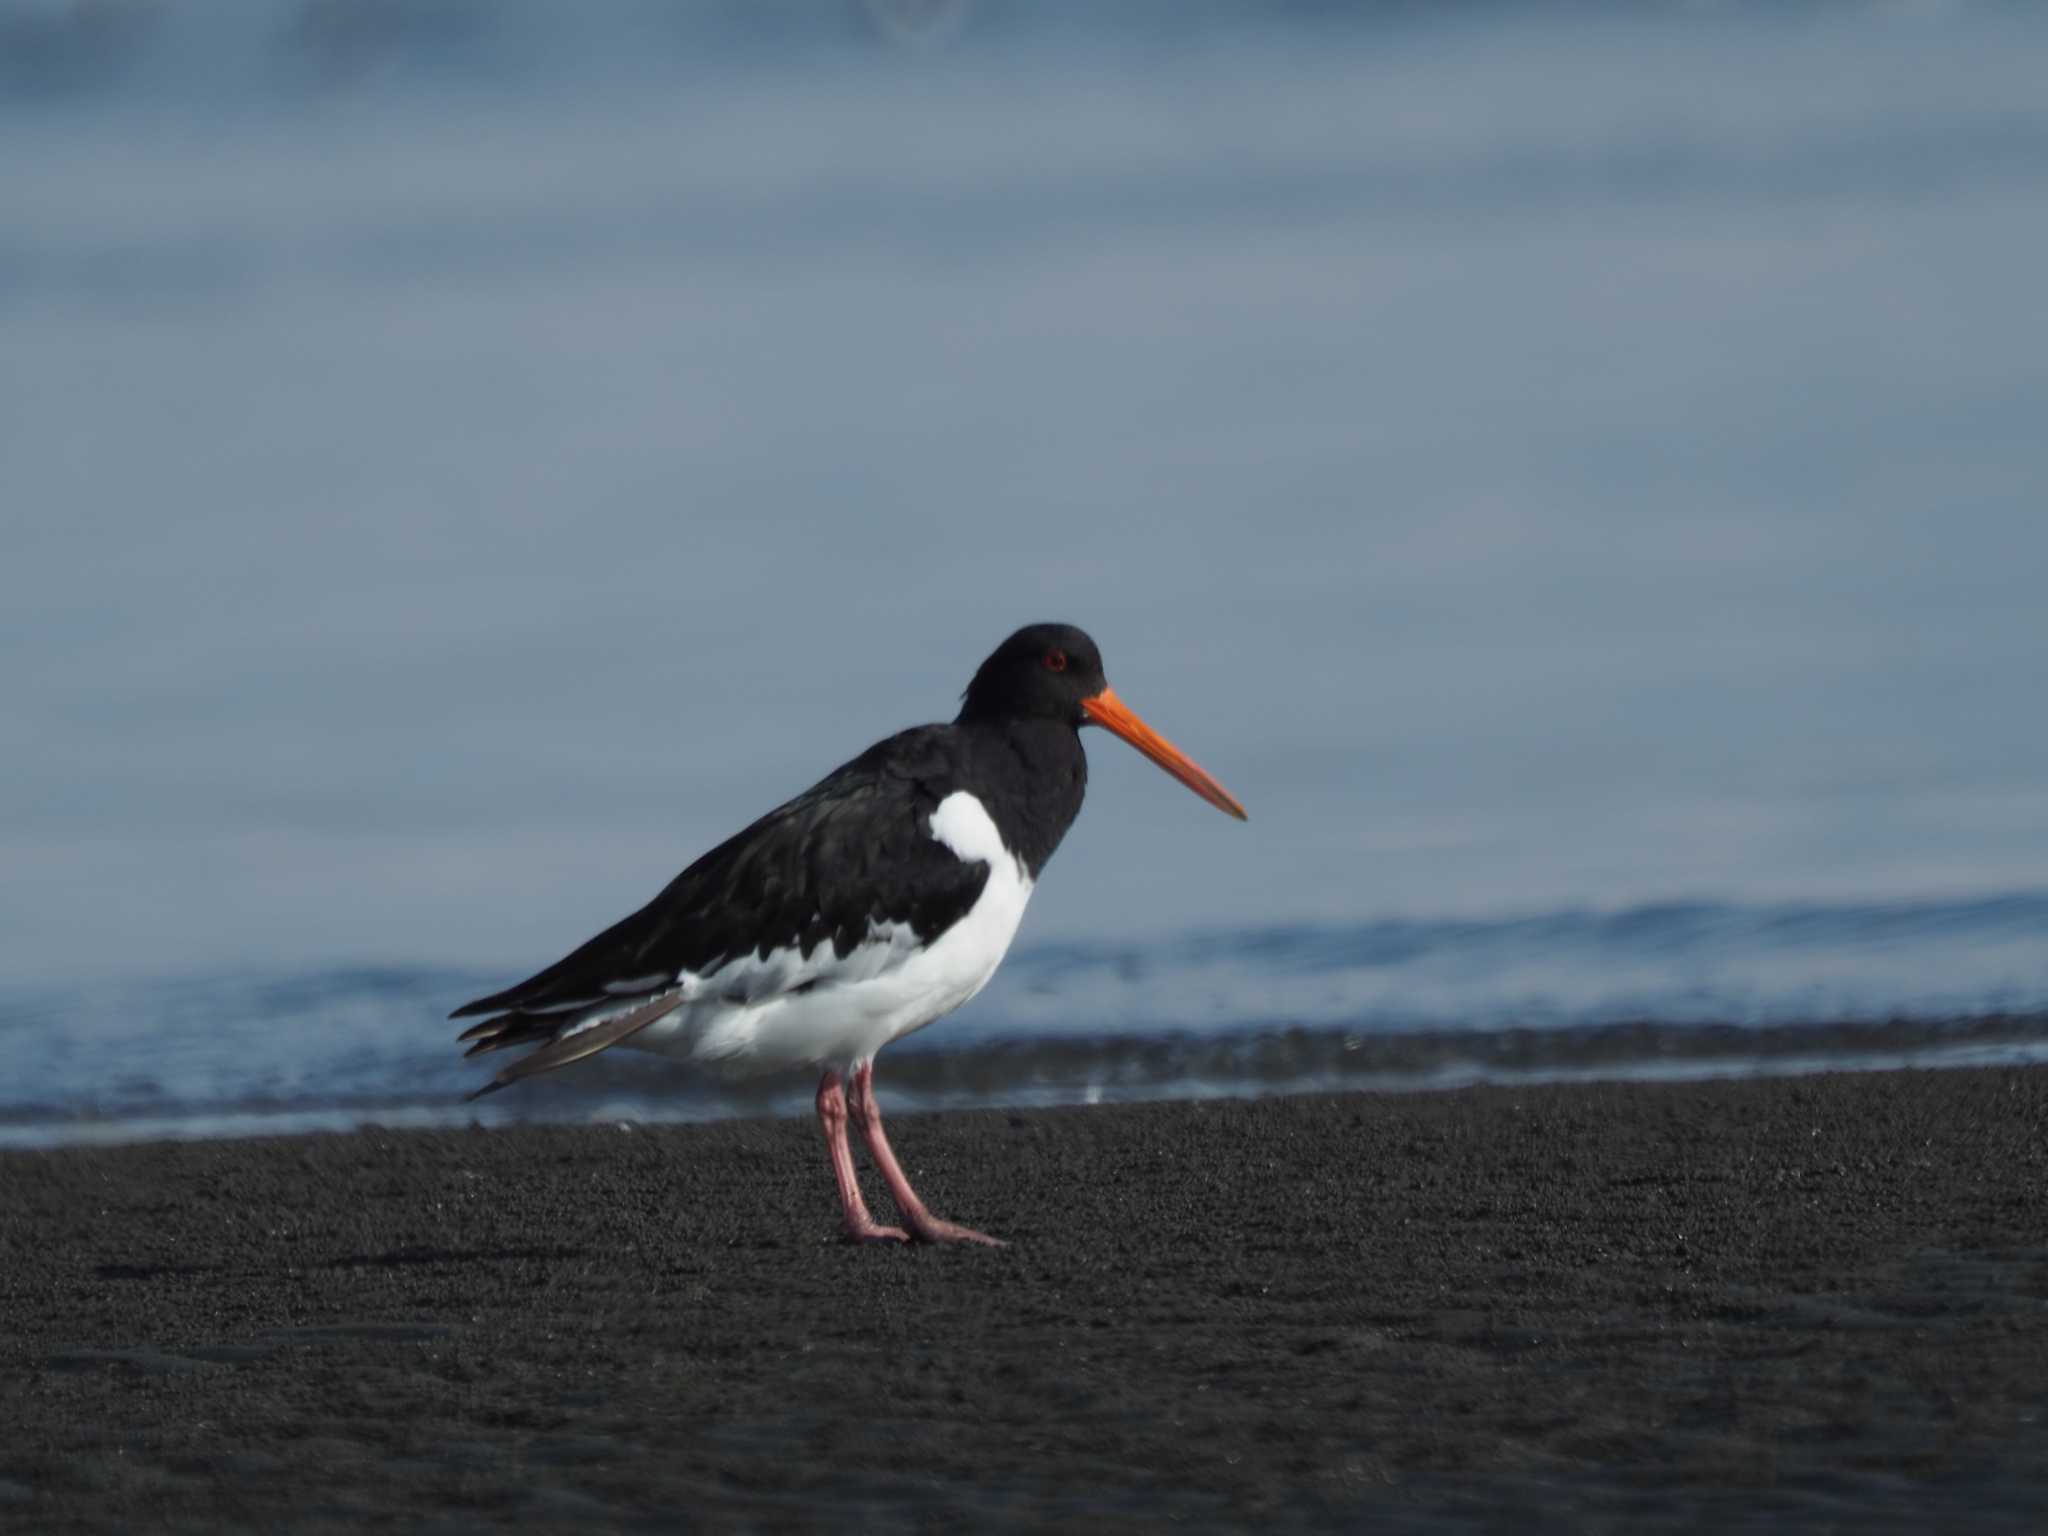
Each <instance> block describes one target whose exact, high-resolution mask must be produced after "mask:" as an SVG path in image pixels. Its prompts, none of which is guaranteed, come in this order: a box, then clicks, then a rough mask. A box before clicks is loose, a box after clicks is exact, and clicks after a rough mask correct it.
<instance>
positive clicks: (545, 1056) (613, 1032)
mask: <svg viewBox="0 0 2048 1536" xmlns="http://www.w3.org/2000/svg"><path fill="white" fill-rule="evenodd" d="M682 1005H683V995H682V993H680V992H671V993H669V994H668V995H667V996H665V997H657V998H654V999H652V1000H651V1001H648V1002H645V1003H642V1004H641V1005H640V1006H639V1007H638V1008H635V1009H634V1010H633V1011H632V1012H631V1013H622V1014H620V1015H619V1016H618V1017H617V1018H616V1019H607V1020H606V1021H605V1022H604V1023H602V1024H595V1025H592V1026H591V1027H590V1028H589V1029H580V1030H578V1031H577V1032H576V1033H575V1034H573V1035H564V1036H563V1037H562V1038H561V1039H559V1040H556V1041H554V1042H553V1043H552V1044H549V1045H544V1046H542V1047H541V1048H540V1049H539V1050H537V1051H535V1052H534V1053H533V1054H532V1055H531V1056H522V1057H520V1058H519V1060H517V1061H515V1062H513V1063H512V1064H511V1065H510V1066H508V1067H506V1068H505V1069H504V1070H503V1071H502V1072H500V1073H499V1074H498V1075H497V1076H496V1077H494V1078H492V1079H491V1080H490V1081H489V1082H488V1083H485V1084H484V1085H483V1087H481V1088H479V1089H477V1091H476V1092H475V1093H472V1094H470V1095H469V1096H468V1099H466V1100H465V1101H464V1102H469V1101H471V1100H475V1099H480V1098H482V1097H483V1096H484V1095H485V1094H487V1093H496V1092H497V1091H498V1090H499V1089H500V1088H504V1087H507V1086H509V1085H510V1084H512V1083H516V1082H518V1081H519V1080H520V1079H521V1078H522V1077H532V1076H534V1075H535V1074H537V1073H541V1072H552V1071H554V1069H555V1068H557V1067H566V1066H568V1065H569V1063H570V1062H572V1061H581V1060H582V1059H583V1058H584V1057H586V1056H595V1055H596V1054H597V1053H598V1052H599V1051H601V1050H604V1049H605V1048H606V1047H607V1046H613V1045H617V1044H618V1043H619V1042H620V1041H621V1040H623V1039H625V1038H626V1037H627V1036H628V1035H634V1034H638V1033H639V1032H640V1031H641V1030H643V1029H645V1028H646V1027H647V1026H648V1025H650V1024H652V1023H653V1022H654V1021H655V1020H657V1019H661V1018H666V1017H667V1016H668V1015H669V1014H671V1013H674V1012H675V1011H676V1009H678V1008H680V1007H682ZM481 1033H482V1027H481V1026H479V1027H478V1028H477V1029H474V1030H466V1031H464V1034H463V1037H464V1038H465V1039H467V1038H468V1037H469V1035H471V1034H481ZM500 1043H502V1044H505V1045H517V1044H520V1043H521V1042H520V1041H518V1040H506V1041H503V1042H499V1041H495V1040H484V1041H480V1042H478V1044H477V1045H475V1046H472V1047H471V1048H470V1050H469V1052H468V1054H469V1055H472V1056H474V1055H475V1054H476V1053H477V1052H478V1051H479V1050H491V1049H493V1048H495V1047H496V1046H497V1045H498V1044H500Z"/></svg>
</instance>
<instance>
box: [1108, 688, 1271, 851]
mask: <svg viewBox="0 0 2048 1536" xmlns="http://www.w3.org/2000/svg"><path fill="white" fill-rule="evenodd" d="M1081 712H1082V713H1083V714H1085V715H1086V716H1087V717H1088V718H1089V719H1090V720H1092V721H1094V722H1095V724H1097V725H1099V726H1101V727H1102V728H1103V729H1105V730H1109V731H1114V732H1115V733H1116V734H1117V735H1119V736H1121V737H1123V739H1124V740H1125V741H1128V742H1129V743H1130V744H1131V745H1132V746H1134V747H1136V748H1137V749H1138V750H1139V751H1140V752H1142V753H1144V754H1145V755H1146V756H1147V757H1149V758H1151V759H1152V761H1153V762H1155V763H1157V764H1158V765H1159V766H1160V767H1162V768H1164V769H1165V770H1166V771H1167V772H1168V773H1170V774H1172V775H1173V776H1174V777H1175V778H1176V779H1179V780H1180V781H1181V783H1183V784H1185V785H1187V787H1188V788H1189V789H1192V790H1193V791H1194V792H1195V793H1196V794H1198V795H1200V796H1201V797H1202V798H1203V799H1204V800H1206V801H1208V802H1209V803H1210V804H1211V805H1213V806H1215V807H1216V809H1217V810H1219V811H1228V812H1229V813H1230V814H1231V815H1233V816H1235V817H1236V818H1237V819H1238V820H1239V821H1246V820H1249V819H1250V818H1248V817H1247V816H1246V815H1245V813H1244V807H1243V806H1241V805H1239V804H1238V803H1237V797H1236V796H1235V795H1233V794H1231V792H1230V791H1229V790H1227V789H1225V788H1224V787H1223V786H1222V785H1221V784H1218V783H1217V782H1216V781H1215V780H1214V779H1212V778H1210V777H1209V775H1208V774H1206V773H1204V772H1203V771H1202V770H1201V769H1200V768H1198V767H1196V766H1195V763H1194V760H1193V759H1192V758H1190V757H1189V756H1188V755H1187V754H1186V753H1185V752H1183V751H1181V749H1180V748H1179V747H1176V746H1175V745H1174V744H1173V743H1172V742H1170V741H1168V740H1167V739H1166V738H1165V737H1164V736H1162V735H1160V734H1159V733H1158V732H1157V731H1155V730H1153V729H1152V727H1151V726H1149V725H1147V724H1146V723H1145V722H1144V721H1142V720H1140V719H1139V718H1138V717H1137V715H1136V714H1134V713H1133V712H1132V710H1131V707H1130V706H1129V705H1128V704H1126V703H1124V701H1123V700H1122V699H1120V698H1118V697H1117V696H1116V690H1115V689H1114V688H1105V689H1103V690H1102V692H1100V693H1098V694H1096V695H1095V697H1094V698H1092V699H1083V700H1082V701H1081Z"/></svg>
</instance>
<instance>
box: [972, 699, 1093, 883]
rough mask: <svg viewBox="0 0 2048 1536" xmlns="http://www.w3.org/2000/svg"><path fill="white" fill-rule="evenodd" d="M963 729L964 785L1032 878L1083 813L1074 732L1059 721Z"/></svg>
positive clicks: (1082, 757) (1082, 769)
mask: <svg viewBox="0 0 2048 1536" xmlns="http://www.w3.org/2000/svg"><path fill="white" fill-rule="evenodd" d="M961 730H962V732H963V734H964V735H965V736H966V737H967V738H968V740H969V741H970V743H971V750H970V752H969V754H968V763H967V774H968V777H969V779H970V781H971V782H969V783H968V784H967V786H966V787H967V788H969V789H970V790H972V791H973V792H974V794H975V796H976V798H977V799H979V800H980V801H981V802H982V805H983V807H984V808H985V809H986V810H987V811H988V813H989V816H990V818H991V819H992V820H993V821H994V822H995V824H996V830H997V831H998V832H1000V833H1001V834H1002V838H1003V846H1005V847H1006V848H1008V849H1009V850H1010V851H1011V852H1012V853H1014V854H1016V855H1017V857H1018V858H1020V859H1022V860H1023V861H1024V866H1025V868H1026V869H1027V870H1028V871H1030V874H1031V878H1032V879H1033V880H1036V879H1037V878H1038V875H1039V871H1041V870H1042V869H1044V868H1045V865H1046V861H1047V860H1048V859H1050V858H1051V857H1052V855H1053V850H1054V849H1056V848H1058V847H1059V845H1060V839H1061V838H1063V837H1065V836H1066V835H1067V828H1069V827H1071V826H1072V825H1073V824H1074V818H1075V817H1076V816H1078V815H1080V813H1081V797H1082V795H1083V794H1085V793H1086V792H1087V788H1088V755H1087V753H1085V752H1083V751H1082V750H1081V735H1080V732H1078V731H1076V730H1075V729H1074V728H1073V727H1072V726H1071V725H1067V724H1065V723H1063V722H1061V721H1058V720H976V721H962V722H961Z"/></svg>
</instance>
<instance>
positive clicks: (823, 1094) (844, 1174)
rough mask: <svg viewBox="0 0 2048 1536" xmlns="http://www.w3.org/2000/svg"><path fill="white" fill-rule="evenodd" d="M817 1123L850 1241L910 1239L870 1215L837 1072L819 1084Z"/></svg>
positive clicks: (872, 1241) (827, 1076) (844, 1098)
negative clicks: (850, 1141) (848, 1136)
mask: <svg viewBox="0 0 2048 1536" xmlns="http://www.w3.org/2000/svg"><path fill="white" fill-rule="evenodd" d="M818 1125H819V1126H820V1127H821V1128H822V1129H823V1130H824V1132H825V1149H826V1151H828V1152H829V1153H831V1155H832V1177H833V1178H834V1179H835V1180H836V1181H837V1182H838V1184H839V1212H840V1219H841V1222H842V1223H843V1225H844V1227H845V1229H846V1237H847V1241H849V1242H855V1243H890V1242H894V1243H907V1242H909V1241H910V1234H909V1233H908V1232H905V1231H904V1230H903V1229H902V1228H901V1227H885V1226H883V1225H882V1224H881V1223H880V1222H878V1221H876V1220H875V1218H874V1217H872V1216H870V1215H869V1214H868V1203H867V1201H865V1200H863V1199H862V1198H861V1194H860V1180H859V1179H858V1178H857V1177H855V1175H854V1171H853V1148H852V1147H850V1146H848V1145H847V1141H846V1094H845V1092H844V1090H842V1089H841V1087H840V1086H839V1074H838V1073H837V1072H827V1073H826V1074H825V1076H824V1079H823V1080H822V1081H821V1082H819V1084H818Z"/></svg>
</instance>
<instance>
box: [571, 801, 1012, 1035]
mask: <svg viewBox="0 0 2048 1536" xmlns="http://www.w3.org/2000/svg"><path fill="white" fill-rule="evenodd" d="M931 833H932V836H933V837H934V838H936V839H937V840H938V841H939V842H941V843H943V844H944V845H945V846H946V847H947V848H948V849H949V850H951V851H952V852H953V853H955V854H957V855H958V856H959V858H960V860H961V862H962V863H967V864H986V865H988V866H989V874H988V883H987V884H986V885H985V886H983V887H982V892H981V896H980V899H979V900H977V901H976V902H975V903H974V905H973V906H972V907H971V908H969V909H968V911H967V914H966V915H965V916H964V917H962V918H961V919H960V921H959V922H957V923H955V924H954V925H953V926H952V927H951V928H948V929H947V930H946V931H945V932H944V933H942V934H940V935H939V936H938V938H937V939H936V940H934V941H933V942H931V943H930V944H920V943H919V941H918V938H917V935H916V934H915V933H914V932H913V931H912V930H911V928H910V926H909V925H908V924H906V923H874V924H871V925H870V926H869V928H868V935H867V938H866V940H865V941H864V942H863V943H861V944H858V945H856V946H855V947H854V948H853V949H852V950H851V951H849V952H848V953H847V954H845V955H843V956H841V955H835V954H834V953H833V952H832V945H831V943H830V942H829V941H827V942H826V943H822V944H819V945H818V946H816V947H815V948H814V949H812V951H811V952H810V954H809V955H808V956H806V955H804V954H802V953H801V952H799V951H798V950H797V949H795V948H793V947H792V948H789V949H778V950H773V951H771V952H770V953H769V954H767V955H766V956H761V955H752V954H750V955H743V956H741V957H740V958H739V959H737V960H730V961H727V962H726V963H725V964H723V965H721V966H719V967H718V968H717V969H716V970H713V971H708V972H706V973H704V974H703V975H701V976H696V975H685V976H682V977H679V978H677V979H678V982H679V983H680V986H681V990H682V991H683V992H684V993H685V994H686V996H687V997H688V998H689V1001H687V1002H685V1003H684V1004H683V1006H682V1007H680V1008H678V1009H676V1011H675V1012H673V1013H671V1014H669V1015H668V1016H667V1017H665V1018H662V1019H660V1020H657V1021H656V1022H655V1023H653V1024H650V1025H649V1026H648V1027H647V1028H646V1029H643V1030H641V1031H640V1032H639V1033H638V1034H635V1035H633V1036H631V1037H630V1038H628V1039H627V1040H625V1041H623V1042H621V1043H622V1044H625V1045H629V1046H632V1047H634V1048H636V1049H639V1050H647V1051H658V1052H660V1053H661V1054H663V1055H666V1056H680V1057H682V1058H684V1059H685V1060H689V1061H697V1062H722V1063H725V1064H727V1065H729V1066H732V1067H735V1068H739V1069H743V1070H762V1071H766V1070H769V1069H771V1068H775V1067H785V1066H796V1065H800V1064H802V1065H812V1066H836V1067H839V1068H841V1069H845V1068H848V1067H851V1066H852V1065H853V1064H854V1063H855V1062H859V1061H866V1060H867V1059H869V1058H870V1057H872V1056H873V1055H874V1054H875V1052H876V1051H878V1050H880V1049H881V1048H882V1047H883V1046H885V1045H887V1044H888V1043H889V1042H890V1041H891V1040H894V1039H897V1038H899V1037H900V1036H903V1035H907V1034H909V1033H910V1032H911V1031H912V1030H916V1029H922V1028H923V1027H924V1026H925V1025H927V1024H929V1023H931V1022H932V1020H934V1019H937V1018H942V1017H944V1016H945V1015H946V1014H948V1013H951V1012H952V1011H953V1010H954V1009H955V1008H958V1007H959V1006H960V1005H961V1004H962V1003H964V1002H966V1001H967V1000H968V999H969V998H971V997H973V996H974V994H975V993H977V992H979V991H980V990H981V989H982V988H983V987H985V986H986V985H988V979H989V977H991V976H993V975H994V974H995V971H996V967H997V966H998V965H999V964H1001V963H1002V958H1003V955H1004V954H1005V953H1006V952H1007V951H1008V950H1009V947H1010V941H1011V940H1012V939H1013V938H1015V937H1016V935H1017V924H1018V923H1019V922H1020V921H1022V920H1023V917H1024V906H1025V903H1027V902H1028V901H1030V899H1031V877H1030V876H1029V875H1028V874H1026V873H1025V870H1024V865H1023V862H1022V861H1021V860H1019V859H1017V858H1016V857H1014V856H1013V855H1012V854H1011V853H1010V851H1009V850H1008V849H1006V848H1005V847H1004V846H1003V839H1002V834H1001V833H999V832H998V831H997V830H996V824H995V823H994V822H993V821H992V820H990V819H989V814H988V812H987V811H986V810H985V809H984V808H983V807H982V804H981V802H980V801H979V800H977V799H975V798H974V796H972V795H970V794H969V793H967V791H965V790H964V789H963V790H955V791H954V792H953V793H952V794H950V795H948V796H946V798H945V799H944V800H942V801H940V802H939V806H938V809H937V810H935V811H933V812H932V818H931ZM805 986H808V987H809V990H808V991H801V992H800V991H798V990H796V989H797V988H799V987H805ZM605 1011H606V1012H607V1013H609V1012H611V1010H610V1009H606V1010H605ZM579 1022H580V1021H579Z"/></svg>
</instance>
